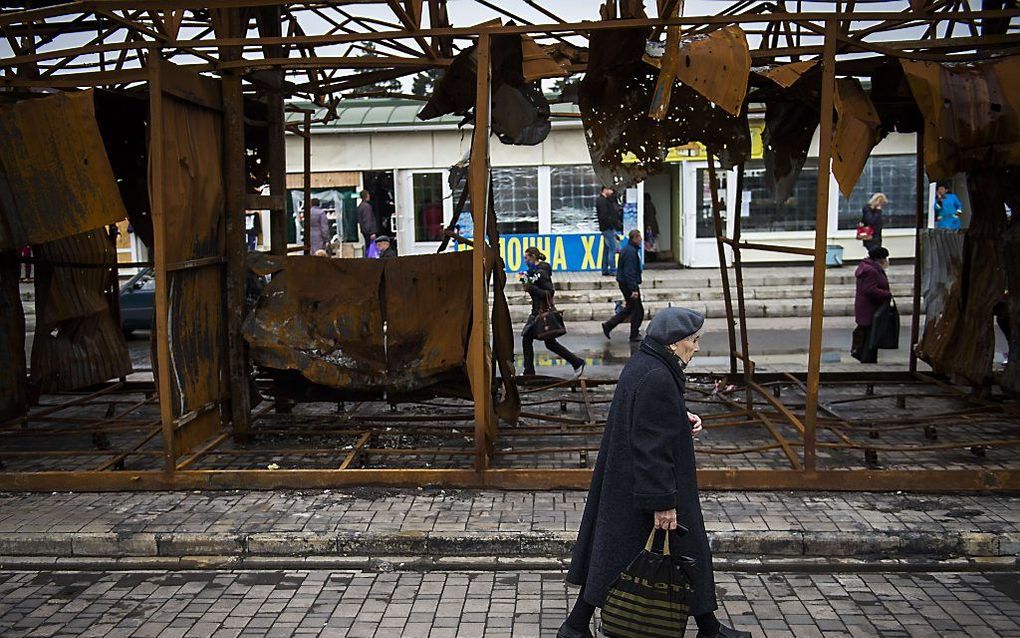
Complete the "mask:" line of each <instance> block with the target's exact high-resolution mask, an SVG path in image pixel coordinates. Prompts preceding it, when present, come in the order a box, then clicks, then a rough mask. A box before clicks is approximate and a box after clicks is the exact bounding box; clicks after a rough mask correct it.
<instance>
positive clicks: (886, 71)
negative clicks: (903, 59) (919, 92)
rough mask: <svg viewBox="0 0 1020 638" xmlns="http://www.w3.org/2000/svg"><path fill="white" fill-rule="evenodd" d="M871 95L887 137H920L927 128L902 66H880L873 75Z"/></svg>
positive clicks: (897, 64)
mask: <svg viewBox="0 0 1020 638" xmlns="http://www.w3.org/2000/svg"><path fill="white" fill-rule="evenodd" d="M868 94H869V95H870V96H871V102H872V104H874V105H875V111H877V112H878V117H879V119H881V120H882V130H883V131H885V132H886V133H889V132H891V131H896V132H898V133H917V132H920V131H921V130H922V129H923V128H924V118H922V117H921V112H920V111H919V110H918V109H917V104H916V103H915V102H914V96H913V95H911V93H910V83H909V82H907V76H906V75H905V74H904V73H903V67H902V66H900V64H899V63H898V62H886V63H883V64H880V65H879V66H878V68H877V69H875V70H874V71H873V72H872V73H871V89H870V91H869V92H868Z"/></svg>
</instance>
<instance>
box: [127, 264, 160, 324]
mask: <svg viewBox="0 0 1020 638" xmlns="http://www.w3.org/2000/svg"><path fill="white" fill-rule="evenodd" d="M155 303H156V278H155V277H154V276H153V272H152V268H145V269H143V270H140V271H139V272H138V274H137V275H135V276H134V277H132V278H131V279H129V280H128V281H127V283H126V284H124V285H123V286H121V287H120V326H121V328H122V329H123V330H124V336H129V335H130V334H131V333H132V332H134V331H135V330H152V320H153V317H154V316H155V315H154V313H153V308H154V306H155Z"/></svg>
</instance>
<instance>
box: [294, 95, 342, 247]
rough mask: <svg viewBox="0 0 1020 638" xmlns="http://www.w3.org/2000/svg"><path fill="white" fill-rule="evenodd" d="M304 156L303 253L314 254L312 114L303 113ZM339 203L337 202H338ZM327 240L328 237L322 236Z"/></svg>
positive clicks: (338, 225)
mask: <svg viewBox="0 0 1020 638" xmlns="http://www.w3.org/2000/svg"><path fill="white" fill-rule="evenodd" d="M304 129H305V130H304V132H305V134H304V140H303V141H304V158H305V171H304V184H303V187H304V198H305V223H304V228H305V232H304V235H305V254H306V255H311V254H314V253H315V251H316V250H318V248H315V249H313V248H312V216H311V214H310V213H311V210H312V114H311V113H307V112H306V113H305V121H304ZM338 203H339V202H338ZM337 228H340V224H337ZM324 239H325V240H326V241H329V237H325V238H324Z"/></svg>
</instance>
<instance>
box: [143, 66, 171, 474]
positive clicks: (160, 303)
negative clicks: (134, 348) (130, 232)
mask: <svg viewBox="0 0 1020 638" xmlns="http://www.w3.org/2000/svg"><path fill="white" fill-rule="evenodd" d="M160 58H161V56H160V54H159V52H158V50H157V53H156V55H154V56H152V57H151V58H150V59H149V68H148V74H149V148H150V149H153V152H152V153H150V154H149V201H150V205H151V208H152V222H153V224H152V227H153V253H154V262H155V267H154V276H155V279H156V292H155V305H156V309H155V313H156V362H155V366H154V368H155V369H156V370H157V371H158V374H156V375H155V376H156V378H157V380H158V386H159V410H160V418H161V422H162V432H163V455H164V458H163V471H164V472H166V473H167V474H173V472H174V470H175V469H176V458H175V455H174V414H173V405H172V397H173V389H172V387H171V379H170V377H171V373H170V371H171V369H172V364H171V360H170V336H169V325H168V322H169V312H170V309H169V306H170V303H169V302H170V285H169V284H170V282H169V281H168V279H169V277H168V271H167V240H166V238H167V226H166V210H165V208H166V204H165V201H166V200H165V197H166V188H165V182H164V157H163V153H162V149H163V148H164V145H165V141H164V130H163V128H164V126H163V124H164V123H163V100H164V96H163V73H162V66H163V64H165V62H163V60H162V59H160Z"/></svg>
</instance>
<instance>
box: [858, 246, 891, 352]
mask: <svg viewBox="0 0 1020 638" xmlns="http://www.w3.org/2000/svg"><path fill="white" fill-rule="evenodd" d="M887 268H889V251H888V250H886V249H885V248H882V247H881V246H879V247H877V248H872V249H871V250H870V251H868V258H867V259H865V260H863V261H861V263H860V264H859V265H858V266H857V270H856V272H854V277H855V278H856V279H857V291H856V293H855V294H854V320H855V321H856V322H857V327H856V328H854V332H853V336H852V337H851V344H850V356H852V357H853V358H854V359H857V360H858V361H860V362H861V363H877V362H878V351H877V350H875V349H873V348H869V347H868V337H869V336H870V335H871V326H872V324H874V322H875V312H877V311H878V309H879V308H881V307H882V304H884V303H885V302H887V301H889V300H890V299H892V291H891V290H890V289H889V277H888V276H887V275H886V274H885V271H886V269H887Z"/></svg>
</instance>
